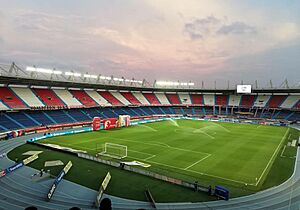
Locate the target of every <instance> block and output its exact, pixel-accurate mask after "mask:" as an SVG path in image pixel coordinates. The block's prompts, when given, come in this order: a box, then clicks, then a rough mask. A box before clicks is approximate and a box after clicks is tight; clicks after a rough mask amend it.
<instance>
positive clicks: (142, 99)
mask: <svg viewBox="0 0 300 210" xmlns="http://www.w3.org/2000/svg"><path fill="white" fill-rule="evenodd" d="M131 93H132V95H134V96H135V98H136V99H137V100H139V102H140V103H141V104H143V105H149V104H150V103H149V101H148V100H147V99H146V98H145V96H144V95H143V94H142V93H141V92H131Z"/></svg>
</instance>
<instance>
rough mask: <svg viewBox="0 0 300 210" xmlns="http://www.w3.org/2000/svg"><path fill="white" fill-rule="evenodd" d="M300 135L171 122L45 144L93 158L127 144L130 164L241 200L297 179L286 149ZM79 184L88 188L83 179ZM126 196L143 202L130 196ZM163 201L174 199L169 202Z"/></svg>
mask: <svg viewBox="0 0 300 210" xmlns="http://www.w3.org/2000/svg"><path fill="white" fill-rule="evenodd" d="M298 135H299V134H298V131H295V130H293V129H290V128H286V127H275V126H264V125H249V124H231V123H216V122H209V121H192V120H176V121H173V120H170V121H162V122H156V123H148V124H143V125H137V126H131V127H128V128H121V129H114V130H109V131H104V130H101V131H97V132H89V133H82V134H76V135H70V136H59V137H54V138H49V139H46V140H42V141H40V143H44V144H46V143H50V144H57V145H61V146H65V147H70V148H74V149H78V150H85V151H87V152H88V153H90V154H93V155H95V154H96V153H98V152H99V151H100V148H101V147H102V145H103V144H104V143H114V144H120V145H126V146H127V148H128V157H127V158H125V160H138V161H141V162H144V163H148V164H151V167H149V168H145V169H146V170H151V171H154V172H158V173H160V174H165V175H168V176H171V177H174V178H180V179H183V180H186V181H191V182H194V181H195V180H198V181H199V183H200V184H204V185H212V186H213V185H217V184H218V185H223V186H226V187H228V188H229V189H230V190H231V192H232V195H233V196H240V195H244V194H249V193H253V192H256V191H259V190H261V189H265V188H268V187H271V186H274V185H277V184H279V183H281V182H283V181H284V180H286V179H287V178H288V177H289V176H290V175H291V173H292V171H293V167H294V161H295V158H294V156H295V153H296V149H295V148H292V147H288V146H286V145H287V142H289V141H292V140H293V139H296V138H297V137H298ZM12 156H13V157H16V156H17V155H16V154H12ZM86 162H90V161H86ZM75 164H76V163H75ZM98 165H102V164H98ZM282 167H284V168H285V170H284V172H283V171H282V170H281V168H282ZM119 171H121V170H119ZM134 176H136V175H134ZM138 176H141V175H138ZM71 179H73V178H71ZM75 179H76V178H75ZM128 179H129V180H130V178H128ZM147 179H149V178H148V177H147V178H145V180H144V182H147ZM119 181H121V180H119ZM76 182H78V183H80V184H83V185H85V184H84V181H83V180H82V181H80V180H78V179H77V180H76ZM148 182H149V180H148ZM145 185H146V186H148V187H149V186H150V187H151V185H150V184H149V185H147V184H145ZM145 185H143V187H145ZM170 185H171V184H170ZM97 186H98V184H97ZM89 187H91V186H89ZM92 188H93V187H92ZM129 191H130V190H129ZM111 193H112V194H115V195H120V194H118V192H114V191H113V192H111ZM127 194H128V191H127ZM171 194H172V193H171ZM171 194H170V196H172V195H171ZM177 195H178V194H177ZM120 196H123V197H129V198H136V199H140V198H139V196H136V195H134V193H133V195H130V192H129V195H126V196H124V195H120ZM205 199H207V198H205ZM205 199H204V200H205ZM141 200H143V199H141ZM179 200H181V199H179ZM191 200H193V201H194V200H195V199H193V198H191ZM196 200H197V199H196ZM200 200H201V199H200ZM161 201H174V200H172V199H169V198H167V197H166V198H165V199H162V200H161Z"/></svg>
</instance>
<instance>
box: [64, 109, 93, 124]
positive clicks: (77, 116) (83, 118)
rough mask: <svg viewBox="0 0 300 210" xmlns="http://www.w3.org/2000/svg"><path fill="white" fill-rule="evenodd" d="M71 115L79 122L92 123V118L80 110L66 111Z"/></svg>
mask: <svg viewBox="0 0 300 210" xmlns="http://www.w3.org/2000/svg"><path fill="white" fill-rule="evenodd" d="M66 112H67V113H68V114H69V115H71V116H72V117H73V118H74V119H75V120H76V121H77V122H83V121H91V120H92V118H91V117H90V116H88V115H87V114H86V113H85V112H83V111H82V110H80V109H70V110H68V111H66Z"/></svg>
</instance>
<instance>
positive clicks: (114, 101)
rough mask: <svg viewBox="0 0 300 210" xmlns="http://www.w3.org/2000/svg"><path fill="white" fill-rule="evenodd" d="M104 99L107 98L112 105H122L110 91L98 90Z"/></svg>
mask: <svg viewBox="0 0 300 210" xmlns="http://www.w3.org/2000/svg"><path fill="white" fill-rule="evenodd" d="M98 93H99V94H100V95H101V96H102V97H103V98H105V100H107V101H108V102H109V103H110V104H112V105H114V106H119V105H123V104H122V103H121V102H120V101H119V100H118V99H116V97H114V96H113V95H112V94H111V93H110V92H108V91H99V92H98Z"/></svg>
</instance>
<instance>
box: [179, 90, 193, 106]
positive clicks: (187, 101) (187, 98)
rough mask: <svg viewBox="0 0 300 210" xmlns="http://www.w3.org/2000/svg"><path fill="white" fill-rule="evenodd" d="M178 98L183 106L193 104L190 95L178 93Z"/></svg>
mask: <svg viewBox="0 0 300 210" xmlns="http://www.w3.org/2000/svg"><path fill="white" fill-rule="evenodd" d="M178 97H179V99H180V101H181V103H182V104H187V105H189V104H192V101H191V97H190V95H189V94H188V93H178Z"/></svg>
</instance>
